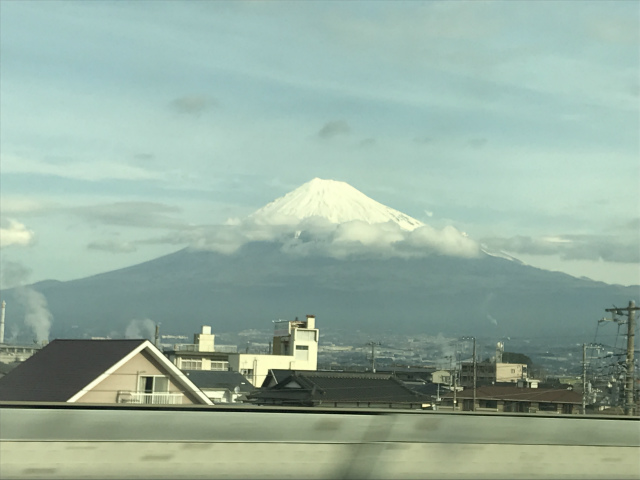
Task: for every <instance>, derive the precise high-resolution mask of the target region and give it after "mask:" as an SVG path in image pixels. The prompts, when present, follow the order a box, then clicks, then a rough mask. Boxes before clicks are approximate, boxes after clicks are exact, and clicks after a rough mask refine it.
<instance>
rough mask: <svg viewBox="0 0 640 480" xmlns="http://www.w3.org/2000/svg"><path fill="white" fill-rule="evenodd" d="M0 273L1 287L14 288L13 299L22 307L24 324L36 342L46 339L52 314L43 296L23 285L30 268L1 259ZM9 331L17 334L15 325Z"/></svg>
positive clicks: (29, 273)
mask: <svg viewBox="0 0 640 480" xmlns="http://www.w3.org/2000/svg"><path fill="white" fill-rule="evenodd" d="M1 273H2V274H1V275H0V285H2V288H11V287H14V288H15V290H14V295H15V299H16V301H17V302H18V303H19V304H20V305H22V307H23V308H24V312H25V315H24V324H25V326H27V327H28V328H29V329H30V330H31V331H32V332H33V334H34V337H35V340H36V341H37V342H44V341H48V340H49V334H50V333H51V323H52V321H53V315H52V314H51V312H50V311H49V306H48V304H47V299H46V298H45V296H44V295H43V294H42V293H40V292H38V291H36V290H35V289H33V288H32V287H28V286H25V284H26V283H27V280H28V279H29V276H30V275H31V270H30V269H29V268H27V267H26V266H24V265H23V264H22V263H19V262H12V261H3V262H2V272H1ZM10 331H11V332H12V335H13V334H14V332H15V336H17V334H18V333H17V331H16V330H15V325H14V326H12V327H11V329H10Z"/></svg>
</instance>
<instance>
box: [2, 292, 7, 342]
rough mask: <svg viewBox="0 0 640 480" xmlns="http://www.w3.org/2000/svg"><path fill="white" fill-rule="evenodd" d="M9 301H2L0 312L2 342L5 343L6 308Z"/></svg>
mask: <svg viewBox="0 0 640 480" xmlns="http://www.w3.org/2000/svg"><path fill="white" fill-rule="evenodd" d="M6 306H7V302H5V301H4V300H3V301H2V312H0V344H2V343H4V309H5V307H6Z"/></svg>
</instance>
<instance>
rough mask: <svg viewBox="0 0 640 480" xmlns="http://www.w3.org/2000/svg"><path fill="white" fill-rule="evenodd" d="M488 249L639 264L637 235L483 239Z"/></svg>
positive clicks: (569, 258)
mask: <svg viewBox="0 0 640 480" xmlns="http://www.w3.org/2000/svg"><path fill="white" fill-rule="evenodd" d="M481 242H482V243H483V244H485V245H486V246H487V247H489V249H494V250H502V251H505V252H508V253H511V254H514V255H516V256H517V255H518V254H528V255H545V256H547V255H559V256H560V258H562V259H564V260H603V261H606V262H617V263H640V248H639V247H638V245H640V237H639V235H638V234H637V233H636V235H635V236H634V235H628V236H626V237H620V236H608V235H558V236H547V237H531V236H521V235H518V236H514V237H509V238H485V239H482V240H481Z"/></svg>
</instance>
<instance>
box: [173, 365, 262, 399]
mask: <svg viewBox="0 0 640 480" xmlns="http://www.w3.org/2000/svg"><path fill="white" fill-rule="evenodd" d="M182 372H183V373H184V374H185V375H186V376H187V378H188V379H189V380H191V381H192V382H193V383H194V384H195V385H196V386H197V387H198V388H200V389H206V388H226V389H227V390H233V389H234V388H235V387H238V388H239V391H240V392H242V393H249V392H252V391H253V390H254V388H253V385H251V383H250V382H249V381H248V380H247V379H246V378H244V376H243V375H242V374H241V373H239V372H226V371H222V372H218V371H209V370H183V371H182Z"/></svg>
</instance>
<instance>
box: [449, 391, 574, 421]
mask: <svg viewBox="0 0 640 480" xmlns="http://www.w3.org/2000/svg"><path fill="white" fill-rule="evenodd" d="M442 405H443V406H448V407H453V393H447V395H446V396H445V397H444V398H443V399H442ZM581 405H582V396H581V395H580V394H579V393H577V392H575V391H573V390H562V389H555V388H518V387H516V386H508V387H504V386H482V387H478V388H477V389H476V405H475V411H493V412H522V413H538V412H546V413H563V414H574V413H579V412H580V407H581ZM460 406H461V408H460ZM457 409H461V410H464V411H472V410H474V408H473V388H466V389H464V390H463V391H461V392H457V407H456V410H457Z"/></svg>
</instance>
